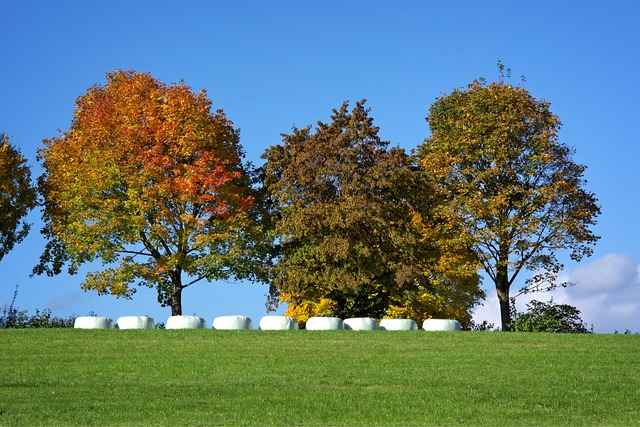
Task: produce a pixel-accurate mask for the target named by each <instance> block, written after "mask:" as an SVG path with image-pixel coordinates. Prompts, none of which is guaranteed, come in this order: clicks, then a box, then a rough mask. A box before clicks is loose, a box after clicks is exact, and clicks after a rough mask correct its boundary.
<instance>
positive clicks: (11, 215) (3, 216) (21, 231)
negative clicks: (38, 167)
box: [0, 133, 37, 261]
mask: <svg viewBox="0 0 640 427" xmlns="http://www.w3.org/2000/svg"><path fill="white" fill-rule="evenodd" d="M36 195H37V193H36V189H35V187H34V186H33V185H32V183H31V170H30V169H29V166H28V165H27V161H26V159H25V158H24V157H22V154H20V150H18V149H17V148H16V147H15V146H14V145H13V144H12V143H11V141H10V139H9V136H8V135H7V134H6V133H0V261H2V258H4V256H5V255H6V254H7V253H9V252H10V251H11V250H12V249H13V247H14V246H15V245H16V244H18V243H20V242H22V240H24V238H25V237H26V236H27V234H28V233H29V228H30V225H29V224H28V223H27V222H25V217H26V215H27V214H28V213H29V212H30V211H31V210H32V209H33V208H34V207H35V206H36Z"/></svg>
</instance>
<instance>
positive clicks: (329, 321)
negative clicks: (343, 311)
mask: <svg viewBox="0 0 640 427" xmlns="http://www.w3.org/2000/svg"><path fill="white" fill-rule="evenodd" d="M305 328H306V329H307V330H308V331H335V330H338V329H344V324H343V322H342V319H340V318H338V317H311V318H309V320H307V326H305Z"/></svg>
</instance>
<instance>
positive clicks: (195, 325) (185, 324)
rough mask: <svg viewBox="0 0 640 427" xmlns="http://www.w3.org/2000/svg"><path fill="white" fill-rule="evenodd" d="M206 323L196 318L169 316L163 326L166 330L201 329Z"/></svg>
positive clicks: (200, 318)
mask: <svg viewBox="0 0 640 427" xmlns="http://www.w3.org/2000/svg"><path fill="white" fill-rule="evenodd" d="M206 327H207V323H206V322H205V320H204V319H203V318H202V317H198V316H171V317H169V318H168V319H167V323H166V324H165V328H166V329H202V328H206Z"/></svg>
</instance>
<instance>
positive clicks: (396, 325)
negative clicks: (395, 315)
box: [380, 319, 418, 331]
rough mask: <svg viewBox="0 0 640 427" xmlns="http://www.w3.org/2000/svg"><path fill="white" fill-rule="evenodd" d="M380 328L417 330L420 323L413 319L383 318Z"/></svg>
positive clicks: (387, 329)
mask: <svg viewBox="0 0 640 427" xmlns="http://www.w3.org/2000/svg"><path fill="white" fill-rule="evenodd" d="M380 329H382V330H385V331H417V330H418V324H417V323H416V321H415V320H412V319H382V320H381V321H380Z"/></svg>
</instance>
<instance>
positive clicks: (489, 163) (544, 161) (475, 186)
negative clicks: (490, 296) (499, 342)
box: [419, 68, 600, 330]
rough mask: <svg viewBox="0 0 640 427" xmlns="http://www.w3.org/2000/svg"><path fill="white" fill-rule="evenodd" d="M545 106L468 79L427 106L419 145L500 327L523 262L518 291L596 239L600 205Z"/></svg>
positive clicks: (540, 284) (445, 216)
mask: <svg viewBox="0 0 640 427" xmlns="http://www.w3.org/2000/svg"><path fill="white" fill-rule="evenodd" d="M501 70H502V68H501ZM503 77H504V74H503ZM549 107H550V104H549V103H548V102H547V101H545V100H539V99H536V98H534V97H533V96H532V95H531V94H530V93H529V92H528V91H527V90H526V89H525V88H524V87H522V86H512V85H510V84H508V83H506V82H505V81H504V78H502V79H501V80H500V81H499V82H494V83H491V84H487V83H486V82H485V81H483V80H481V81H474V82H473V83H471V84H470V85H469V86H468V87H467V88H466V89H456V90H454V91H453V92H452V93H451V94H449V95H445V96H442V97H440V98H438V99H437V100H436V101H435V102H434V103H433V104H432V105H431V107H430V108H429V115H428V116H427V122H428V123H429V126H430V129H431V136H430V137H429V138H427V139H426V140H425V142H424V144H423V145H422V146H421V147H420V148H419V156H420V158H421V160H420V162H421V166H422V168H423V170H424V171H425V173H426V174H427V175H428V176H429V178H430V179H431V180H432V181H433V182H434V185H435V188H437V189H438V192H439V193H440V196H439V199H440V200H441V205H440V207H439V208H437V209H436V212H437V213H438V216H439V218H440V219H441V221H442V223H444V224H447V228H448V229H449V230H452V231H453V233H454V234H455V235H456V236H457V237H456V240H458V241H459V242H460V243H461V245H463V246H466V247H467V248H468V249H469V250H470V251H471V252H472V253H473V254H474V256H475V259H476V261H477V262H478V263H479V264H480V265H481V266H482V267H483V268H484V271H485V272H486V273H487V275H488V276H489V277H490V278H491V280H492V281H493V282H494V284H495V288H496V292H497V295H498V299H499V301H500V312H501V322H502V329H503V330H508V325H509V324H510V323H511V317H510V311H509V302H510V301H509V300H510V288H511V285H512V284H513V283H514V281H515V280H516V277H517V276H518V275H519V273H520V272H521V271H522V270H523V269H524V270H530V271H533V272H534V274H533V277H531V278H530V279H528V280H527V281H526V284H525V286H524V288H523V289H522V290H521V291H522V292H530V291H536V290H549V289H552V288H553V287H554V286H556V285H558V282H557V277H558V273H559V272H560V270H561V269H562V267H563V266H562V264H561V263H560V262H559V261H558V259H557V257H556V252H558V251H560V250H570V256H571V258H572V259H573V260H576V261H579V260H580V259H581V258H582V257H584V256H589V255H590V254H591V253H592V248H591V246H592V245H593V244H594V243H595V242H596V241H597V239H598V237H597V236H595V235H594V234H593V232H592V231H591V230H590V227H591V226H592V225H594V224H595V219H596V217H597V215H598V214H599V213H600V209H599V207H598V206H597V200H596V198H595V197H594V195H593V194H592V193H589V192H588V191H586V190H585V188H584V186H585V180H584V178H583V174H584V171H585V166H583V165H580V164H577V163H575V162H574V161H573V160H572V155H573V150H572V149H571V148H569V147H567V146H566V145H565V144H563V143H561V142H560V141H559V139H558V130H559V129H560V126H561V123H560V119H559V118H558V117H557V116H556V115H555V114H553V113H552V112H551V111H550V110H549ZM563 285H567V284H563Z"/></svg>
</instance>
